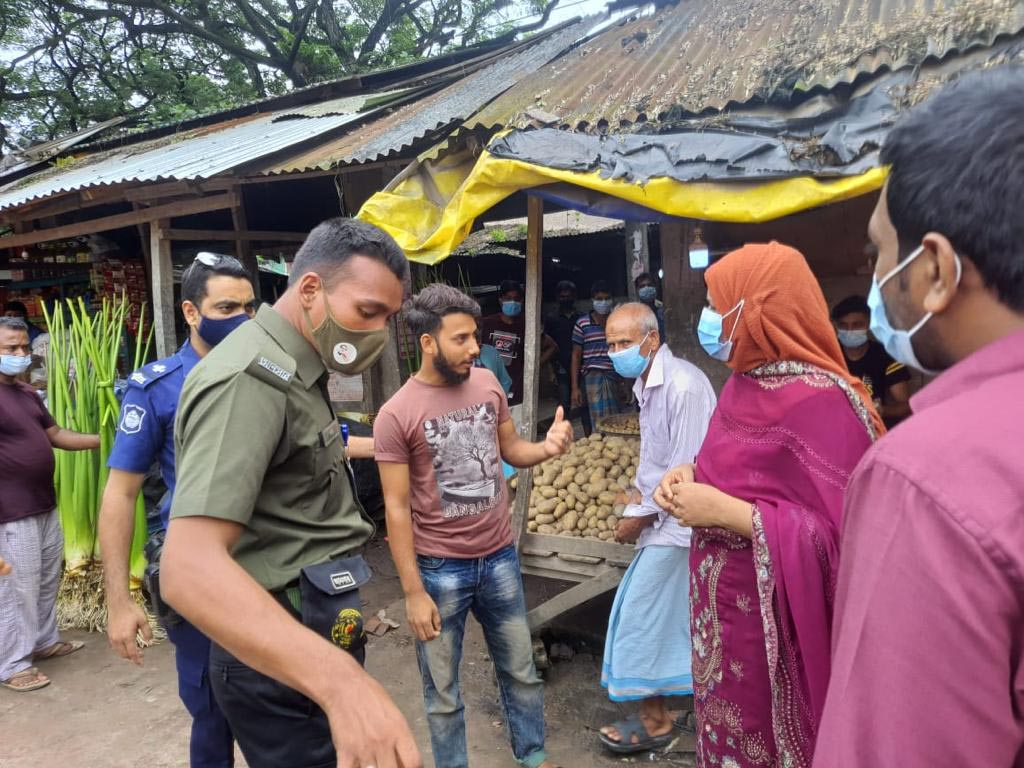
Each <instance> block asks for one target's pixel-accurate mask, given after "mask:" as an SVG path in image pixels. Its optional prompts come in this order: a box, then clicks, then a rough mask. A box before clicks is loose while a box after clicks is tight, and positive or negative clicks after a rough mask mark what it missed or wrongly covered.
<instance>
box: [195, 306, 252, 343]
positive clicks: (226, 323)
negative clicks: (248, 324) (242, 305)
mask: <svg viewBox="0 0 1024 768" xmlns="http://www.w3.org/2000/svg"><path fill="white" fill-rule="evenodd" d="M248 319H249V315H247V314H246V313H245V312H243V313H242V314H240V315H232V316H231V317H205V316H203V319H202V320H200V321H199V338H201V339H202V340H203V341H205V342H206V343H207V344H209V345H210V346H211V347H216V346H217V345H218V344H220V343H221V342H222V341H224V339H226V338H227V337H228V334H229V333H231V332H232V331H233V330H235V328H237V327H238V326H240V325H242V323H244V322H245V321H247V320H248Z"/></svg>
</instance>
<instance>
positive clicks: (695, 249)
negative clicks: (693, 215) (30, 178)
mask: <svg viewBox="0 0 1024 768" xmlns="http://www.w3.org/2000/svg"><path fill="white" fill-rule="evenodd" d="M710 263H711V251H709V250H708V245H707V243H705V242H704V236H703V234H702V232H701V229H700V227H694V228H693V239H692V240H691V241H690V269H707V266H708V264H710Z"/></svg>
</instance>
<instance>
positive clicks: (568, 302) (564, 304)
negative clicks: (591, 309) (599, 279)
mask: <svg viewBox="0 0 1024 768" xmlns="http://www.w3.org/2000/svg"><path fill="white" fill-rule="evenodd" d="M558 306H560V307H561V308H562V309H575V308H576V299H564V300H562V301H559V302H558Z"/></svg>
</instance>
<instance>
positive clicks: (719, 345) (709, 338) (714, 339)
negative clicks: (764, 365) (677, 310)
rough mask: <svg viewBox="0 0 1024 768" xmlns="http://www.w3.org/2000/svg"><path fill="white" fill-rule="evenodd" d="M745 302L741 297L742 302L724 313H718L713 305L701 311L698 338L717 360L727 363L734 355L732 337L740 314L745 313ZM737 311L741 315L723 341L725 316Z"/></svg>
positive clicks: (706, 350) (738, 322) (737, 316)
mask: <svg viewBox="0 0 1024 768" xmlns="http://www.w3.org/2000/svg"><path fill="white" fill-rule="evenodd" d="M743 302H744V299H740V303H739V304H737V305H736V306H735V307H733V308H732V309H730V310H729V311H728V312H726V313H725V314H724V315H720V314H718V313H717V312H715V310H713V309H712V308H711V307H704V311H703V312H701V313H700V321H699V322H698V323H697V339H698V340H699V341H700V345H701V346H702V347H704V351H705V352H707V353H708V354H709V355H711V357H713V358H714V359H715V360H721V361H722V362H723V363H725V362H728V360H729V358H730V357H731V356H732V337H733V335H734V334H735V333H736V326H737V325H739V324H740V315H742V314H743ZM737 311H738V312H739V315H736V322H735V323H733V326H732V333H730V334H729V338H728V339H727V340H726V341H722V326H723V324H724V321H725V318H727V317H728V316H729V315H731V314H732V313H733V312H737Z"/></svg>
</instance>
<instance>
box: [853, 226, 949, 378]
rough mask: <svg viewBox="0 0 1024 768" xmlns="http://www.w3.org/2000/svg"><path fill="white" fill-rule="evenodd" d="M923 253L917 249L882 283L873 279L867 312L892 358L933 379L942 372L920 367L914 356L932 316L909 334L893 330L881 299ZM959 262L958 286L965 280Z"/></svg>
mask: <svg viewBox="0 0 1024 768" xmlns="http://www.w3.org/2000/svg"><path fill="white" fill-rule="evenodd" d="M923 251H924V246H923V245H920V246H918V247H917V248H916V249H914V251H913V253H911V254H910V255H909V256H907V258H905V259H904V260H903V261H901V262H900V263H899V264H897V265H896V266H895V267H894V268H893V269H892V271H890V272H889V274H887V275H886V276H885V277H883V278H882V279H881V280H879V279H878V277H877V276H872V278H871V292H870V293H868V309H870V310H871V333H872V334H874V336H875V338H876V339H878V341H879V343H880V344H881V345H882V346H883V347H885V351H886V352H888V353H889V356H890V357H891V358H892V359H893V360H896V361H897V362H900V363H903V364H904V365H909V366H910V367H911V368H916V369H917V370H919V371H921V372H922V373H927V374H930V375H933V376H934V375H936V374H938V373H940V371H932V370H929V369H927V368H925V367H924V366H923V365H921V362H920V361H919V360H918V359H917V355H916V354H915V353H914V343H913V341H912V340H913V337H914V334H915V333H917V332H918V331H919V330H921V328H923V327H924V324H925V323H927V322H928V321H929V320H931V319H932V314H933V313H932V312H928V313H926V314H925V316H924V317H922V318H921V319H920V320H918V321H917V324H916V325H914V327H913V328H911V329H909V330H901V329H899V328H893V327H892V324H891V323H890V322H889V316H888V315H887V314H886V311H885V300H884V299H883V298H882V286H883V285H885V284H886V283H887V282H889V281H890V280H891V279H892V278H893V277H895V276H896V275H898V274H899V273H900V272H901V271H902V270H904V269H905V268H906V267H907V265H908V264H910V263H911V262H912V261H913V260H914V259H916V258H917V257H918V256H920V255H921V253H922V252H923ZM953 257H954V259H955V260H956V283H957V285H959V284H960V278H961V277H962V276H963V265H962V264H961V263H960V257H959V256H957V255H956V254H953Z"/></svg>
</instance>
